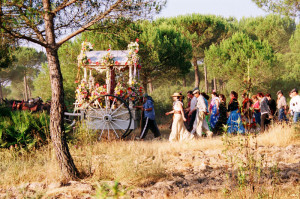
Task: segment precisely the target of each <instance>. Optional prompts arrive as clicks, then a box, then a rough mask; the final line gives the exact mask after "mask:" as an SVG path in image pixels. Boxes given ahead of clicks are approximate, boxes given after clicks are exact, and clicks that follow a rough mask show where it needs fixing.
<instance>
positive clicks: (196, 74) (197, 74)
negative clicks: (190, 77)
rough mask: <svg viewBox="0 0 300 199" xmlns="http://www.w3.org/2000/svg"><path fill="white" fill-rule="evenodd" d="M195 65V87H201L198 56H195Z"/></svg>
mask: <svg viewBox="0 0 300 199" xmlns="http://www.w3.org/2000/svg"><path fill="white" fill-rule="evenodd" d="M193 65H194V69H195V87H199V84H200V77H199V68H198V63H197V58H196V57H193Z"/></svg>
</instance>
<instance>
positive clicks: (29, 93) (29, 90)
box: [26, 82, 31, 99]
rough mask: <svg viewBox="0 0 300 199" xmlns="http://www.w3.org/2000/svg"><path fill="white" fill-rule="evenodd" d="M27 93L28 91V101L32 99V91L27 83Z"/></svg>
mask: <svg viewBox="0 0 300 199" xmlns="http://www.w3.org/2000/svg"><path fill="white" fill-rule="evenodd" d="M26 83H27V82H26ZM27 91H28V99H30V98H31V89H30V87H29V85H28V83H27Z"/></svg>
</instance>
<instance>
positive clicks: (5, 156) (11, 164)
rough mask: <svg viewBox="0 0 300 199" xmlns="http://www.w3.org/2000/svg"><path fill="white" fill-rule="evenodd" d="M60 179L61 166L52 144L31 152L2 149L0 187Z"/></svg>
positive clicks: (0, 151) (0, 156)
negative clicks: (58, 163)
mask: <svg viewBox="0 0 300 199" xmlns="http://www.w3.org/2000/svg"><path fill="white" fill-rule="evenodd" d="M59 180H60V174H59V168H58V165H57V162H56V159H55V156H54V152H53V151H52V149H51V145H48V146H45V147H43V148H41V149H39V150H38V151H32V152H30V153H28V152H25V151H22V150H21V151H15V150H8V149H2V150H0V187H2V186H6V185H8V186H10V185H17V184H22V183H25V182H46V183H50V182H54V181H59Z"/></svg>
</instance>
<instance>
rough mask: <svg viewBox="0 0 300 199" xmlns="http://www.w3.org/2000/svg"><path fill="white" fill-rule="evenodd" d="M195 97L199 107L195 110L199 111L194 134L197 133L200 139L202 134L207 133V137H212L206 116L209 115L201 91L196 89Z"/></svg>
mask: <svg viewBox="0 0 300 199" xmlns="http://www.w3.org/2000/svg"><path fill="white" fill-rule="evenodd" d="M193 94H194V96H195V97H196V98H197V105H196V107H195V108H194V110H195V109H197V115H196V121H195V123H194V124H196V125H194V128H193V130H192V132H191V133H192V134H194V133H195V132H196V133H197V135H198V136H199V137H201V136H202V132H204V133H206V135H207V137H212V135H213V133H212V132H211V131H210V130H209V129H208V125H207V123H206V120H205V114H206V113H207V107H206V104H205V101H204V97H203V96H202V95H200V91H199V89H194V91H193Z"/></svg>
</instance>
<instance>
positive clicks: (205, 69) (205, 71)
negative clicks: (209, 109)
mask: <svg viewBox="0 0 300 199" xmlns="http://www.w3.org/2000/svg"><path fill="white" fill-rule="evenodd" d="M203 66H204V81H205V92H206V93H208V79H207V68H206V65H205V64H203Z"/></svg>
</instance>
